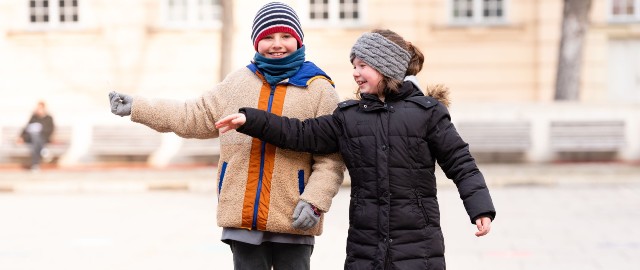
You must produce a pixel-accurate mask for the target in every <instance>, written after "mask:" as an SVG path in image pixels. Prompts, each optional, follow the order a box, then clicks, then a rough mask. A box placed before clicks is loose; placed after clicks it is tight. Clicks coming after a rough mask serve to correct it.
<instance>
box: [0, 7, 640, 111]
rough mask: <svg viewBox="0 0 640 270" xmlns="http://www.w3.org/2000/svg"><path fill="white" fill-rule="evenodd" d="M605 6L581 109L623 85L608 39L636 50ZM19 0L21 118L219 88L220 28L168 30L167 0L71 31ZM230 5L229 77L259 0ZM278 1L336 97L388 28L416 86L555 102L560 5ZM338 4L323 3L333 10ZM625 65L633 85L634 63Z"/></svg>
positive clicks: (591, 41)
mask: <svg viewBox="0 0 640 270" xmlns="http://www.w3.org/2000/svg"><path fill="white" fill-rule="evenodd" d="M189 1H191V2H192V3H195V2H196V1H192V0H188V1H187V2H189ZM612 1H613V0H594V1H593V7H592V13H591V20H592V24H591V28H590V30H589V33H588V36H587V39H586V48H585V53H584V55H585V58H584V59H585V61H584V67H583V76H582V86H583V89H582V95H581V99H582V101H584V102H600V101H603V100H609V101H610V98H611V96H612V95H611V92H612V91H614V90H612V89H609V88H611V86H612V85H614V86H615V85H618V84H620V83H618V84H616V82H611V81H610V80H611V74H610V72H609V71H610V70H611V68H610V66H612V65H613V66H614V67H616V66H619V64H616V63H615V62H614V63H612V62H611V60H610V57H609V55H610V54H611V53H612V52H611V48H610V44H611V42H612V40H613V41H616V42H618V43H620V42H622V45H619V47H622V50H624V49H625V48H627V47H629V46H626V45H625V44H626V43H629V44H631V45H632V47H631V49H628V48H627V50H632V51H633V50H635V49H634V48H638V49H640V46H639V45H637V44H639V43H640V42H637V41H638V40H640V23H639V22H638V20H636V21H633V20H632V21H631V22H629V23H611V22H610V21H611V20H610V15H609V14H610V12H609V10H610V9H611V3H612ZM27 2H30V1H2V2H0V59H2V60H1V61H0V89H1V91H2V96H3V97H4V98H3V99H2V100H0V107H2V110H8V111H9V112H23V111H24V112H27V111H28V110H30V108H31V107H32V104H33V103H34V102H35V100H36V99H39V98H44V99H46V100H49V101H50V103H51V104H52V105H53V106H52V108H55V110H57V111H59V112H60V113H66V114H70V115H72V114H74V113H75V112H77V110H83V111H87V112H94V111H99V110H104V109H106V108H105V107H106V93H107V92H108V91H109V90H110V89H116V90H119V91H121V92H125V93H130V94H142V95H148V96H158V97H168V98H188V97H193V96H196V95H198V93H199V92H201V91H204V90H206V89H209V88H210V87H211V86H212V85H214V84H215V83H217V82H218V81H220V80H221V78H220V75H219V73H220V72H219V60H220V55H221V52H220V42H221V38H220V36H221V23H220V22H219V21H214V22H211V23H207V24H202V23H200V24H197V23H196V24H189V23H185V24H183V25H171V24H168V23H166V20H165V19H164V18H166V14H167V9H168V8H167V4H166V3H168V2H169V1H160V0H136V1H129V0H109V1H107V0H80V1H78V12H77V13H78V16H79V19H78V23H75V24H71V25H63V24H58V25H49V26H46V25H45V26H43V27H42V26H34V24H33V23H30V22H29V14H30V9H29V6H28V4H27ZM49 2H52V5H53V3H55V2H57V1H49ZM213 2H216V1H213ZM232 2H233V3H234V18H235V25H234V29H233V32H234V33H235V36H234V38H233V41H232V42H233V50H232V51H231V52H228V53H230V54H231V55H232V66H233V68H234V69H235V68H240V67H242V66H244V65H246V64H247V63H248V62H249V61H250V59H251V58H252V56H253V53H254V51H253V48H252V47H251V42H250V39H249V36H250V28H251V21H252V19H253V15H254V14H255V11H256V10H257V9H258V8H259V7H260V6H261V5H262V4H264V3H265V2H267V1H254V0H237V1H232ZM284 2H287V3H289V4H291V5H292V6H293V7H294V8H295V9H296V10H298V11H299V14H300V16H301V19H302V23H303V28H304V31H305V44H306V45H307V49H308V50H307V59H308V60H311V61H314V62H315V63H316V64H318V65H319V66H320V67H322V68H324V69H325V70H326V71H327V72H328V73H329V75H330V76H331V77H332V78H333V79H334V81H335V82H336V86H337V89H338V91H339V92H340V94H341V95H342V97H344V98H349V97H352V92H353V91H354V90H355V84H354V83H353V82H352V78H351V65H350V63H349V62H348V54H349V50H350V47H351V45H352V43H353V42H354V41H355V39H356V38H357V37H358V36H359V35H360V34H361V33H362V32H365V31H368V30H371V29H374V28H389V29H392V30H395V31H397V32H399V33H400V34H401V35H403V36H404V37H405V38H406V39H407V40H409V41H411V42H413V44H415V45H417V46H418V47H419V48H421V49H422V51H423V52H424V53H425V56H426V62H425V66H424V70H423V71H422V72H421V73H420V74H419V78H420V80H421V81H422V82H424V83H444V84H447V85H449V86H450V87H451V88H452V90H453V91H452V98H453V100H454V102H461V103H466V102H478V101H479V102H527V103H528V102H534V103H535V102H549V101H551V100H552V99H553V91H554V89H553V87H554V79H555V72H556V71H555V66H556V62H557V51H558V50H557V48H558V44H559V36H560V23H561V15H562V1H559V0H518V1H515V0H504V1H498V2H502V3H503V4H504V6H503V12H504V18H503V20H502V21H500V22H499V23H470V24H456V23H453V22H452V19H451V14H452V5H453V4H452V3H453V2H454V1H452V0H361V1H357V3H358V9H357V11H358V16H359V19H358V20H353V21H340V20H337V19H335V17H332V18H331V19H330V20H329V21H328V22H324V23H316V22H313V21H311V20H310V19H309V16H308V14H309V12H311V10H313V9H312V7H310V4H309V3H310V2H311V1H304V0H289V1H284ZM316 2H318V1H316ZM337 2H338V1H334V0H330V1H329V3H331V5H333V6H332V8H335V5H337V4H336V3H337ZM347 2H349V1H347ZM636 2H637V1H636ZM639 4H640V3H639ZM636 15H637V14H636ZM331 16H333V15H331ZM633 46H636V47H633ZM225 53H227V52H225ZM633 59H635V58H632V59H629V61H633ZM638 59H640V58H638ZM629 68H631V69H632V71H631V73H630V74H631V75H633V74H636V75H637V76H638V77H639V78H640V67H639V65H638V64H635V65H632V64H631V65H629ZM625 70H626V69H625ZM638 80H640V79H638ZM622 85H625V84H624V83H622ZM627 85H628V83H627ZM638 85H640V82H638V84H636V86H638ZM637 92H640V90H639V89H630V90H625V91H623V92H622V94H619V95H623V96H624V95H625V93H627V94H626V95H628V93H632V95H635V96H634V97H633V98H632V99H631V100H632V101H636V102H640V94H637ZM633 93H636V94H633ZM613 96H615V95H613ZM20 120H21V121H22V118H20Z"/></svg>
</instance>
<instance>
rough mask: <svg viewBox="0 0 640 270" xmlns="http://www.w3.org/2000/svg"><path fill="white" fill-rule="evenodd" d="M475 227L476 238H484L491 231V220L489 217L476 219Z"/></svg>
mask: <svg viewBox="0 0 640 270" xmlns="http://www.w3.org/2000/svg"><path fill="white" fill-rule="evenodd" d="M476 226H477V227H478V231H477V232H476V236H477V237H480V236H485V235H487V234H488V233H489V231H490V230H491V218H489V217H479V218H478V219H476Z"/></svg>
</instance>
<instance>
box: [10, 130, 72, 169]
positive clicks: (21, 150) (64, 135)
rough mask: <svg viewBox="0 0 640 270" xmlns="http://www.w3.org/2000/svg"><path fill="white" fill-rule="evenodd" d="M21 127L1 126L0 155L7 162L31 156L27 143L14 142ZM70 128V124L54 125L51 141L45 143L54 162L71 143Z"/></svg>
mask: <svg viewBox="0 0 640 270" xmlns="http://www.w3.org/2000/svg"><path fill="white" fill-rule="evenodd" d="M22 129H23V127H18V126H3V127H2V131H1V132H2V134H1V135H0V138H2V142H1V143H0V145H1V147H2V148H1V149H2V151H1V153H0V155H1V156H2V157H3V159H6V160H7V161H8V162H14V161H21V160H24V159H26V158H29V157H30V156H31V149H30V148H29V144H27V143H23V144H16V139H17V138H18V137H19V136H20V134H21V132H22ZM71 136H72V128H71V127H70V126H56V127H55V130H54V132H53V134H52V135H51V142H50V143H48V144H47V145H46V149H47V150H48V151H49V153H50V154H51V157H52V162H56V161H57V160H58V158H60V156H62V155H63V154H64V153H65V152H66V151H67V150H68V149H69V146H70V145H71Z"/></svg>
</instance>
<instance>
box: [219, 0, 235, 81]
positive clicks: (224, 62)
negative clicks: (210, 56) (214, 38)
mask: <svg viewBox="0 0 640 270" xmlns="http://www.w3.org/2000/svg"><path fill="white" fill-rule="evenodd" d="M220 4H221V6H222V33H221V35H220V40H221V43H220V81H222V80H223V79H224V77H226V76H227V74H229V72H231V67H232V60H233V39H234V37H233V29H234V23H233V20H234V19H233V0H221V1H220Z"/></svg>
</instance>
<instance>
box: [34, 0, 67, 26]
mask: <svg viewBox="0 0 640 270" xmlns="http://www.w3.org/2000/svg"><path fill="white" fill-rule="evenodd" d="M29 22H30V23H32V24H46V25H60V24H74V23H77V22H78V0H57V1H49V0H29Z"/></svg>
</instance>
